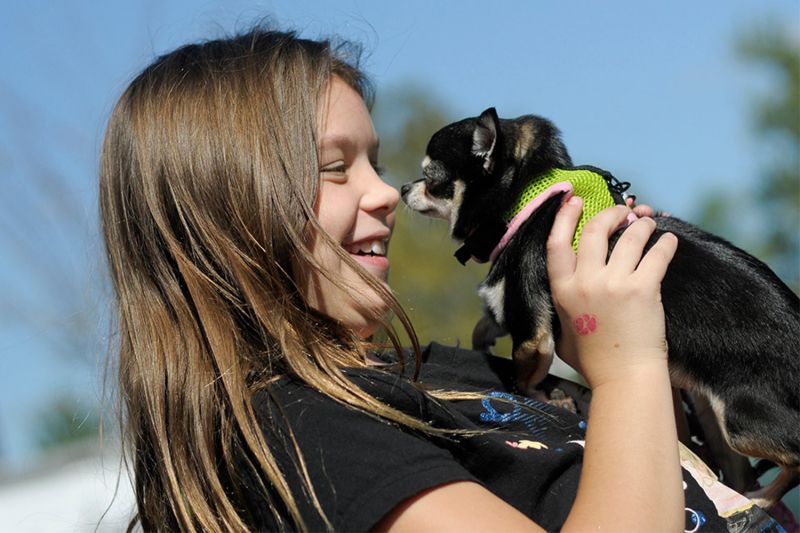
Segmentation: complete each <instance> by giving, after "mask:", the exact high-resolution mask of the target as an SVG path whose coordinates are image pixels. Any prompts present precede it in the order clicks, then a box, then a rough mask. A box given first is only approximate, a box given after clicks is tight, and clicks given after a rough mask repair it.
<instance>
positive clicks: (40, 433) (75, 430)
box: [34, 396, 100, 451]
mask: <svg viewBox="0 0 800 533" xmlns="http://www.w3.org/2000/svg"><path fill="white" fill-rule="evenodd" d="M82 411H85V409H84V410H81V409H80V408H79V402H78V401H77V400H76V399H75V398H73V397H70V396H61V397H59V398H57V399H55V400H53V402H52V403H51V404H49V405H48V406H47V408H46V409H45V410H44V411H43V412H42V414H41V416H40V417H39V418H38V419H37V421H36V427H35V430H34V431H35V435H36V441H37V445H38V447H39V449H40V450H43V451H46V450H50V449H53V448H56V447H59V446H63V445H66V444H72V443H74V442H78V441H82V440H86V439H90V438H94V437H97V436H98V432H99V430H100V419H99V417H98V416H97V414H95V413H91V412H82Z"/></svg>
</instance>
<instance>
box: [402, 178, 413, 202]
mask: <svg viewBox="0 0 800 533" xmlns="http://www.w3.org/2000/svg"><path fill="white" fill-rule="evenodd" d="M413 185H414V182H411V183H406V184H405V185H403V186H402V187H400V196H402V197H403V198H405V197H406V195H407V194H408V193H409V192H411V187H412V186H413Z"/></svg>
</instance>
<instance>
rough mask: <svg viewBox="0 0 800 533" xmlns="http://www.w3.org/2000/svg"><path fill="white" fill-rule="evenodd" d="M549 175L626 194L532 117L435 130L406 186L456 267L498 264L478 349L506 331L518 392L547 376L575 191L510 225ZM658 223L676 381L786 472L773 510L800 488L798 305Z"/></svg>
mask: <svg viewBox="0 0 800 533" xmlns="http://www.w3.org/2000/svg"><path fill="white" fill-rule="evenodd" d="M554 169H563V172H566V173H570V172H576V171H577V170H582V171H586V172H588V173H589V174H597V175H598V176H600V177H601V179H603V180H604V181H605V183H606V184H607V194H608V195H610V198H611V203H623V202H624V199H623V195H622V192H623V190H624V189H625V185H627V184H620V183H619V182H617V181H616V180H615V179H614V178H613V177H612V176H610V175H609V174H607V173H605V172H603V171H600V170H598V169H593V168H591V167H573V165H572V161H571V160H570V157H569V155H568V153H567V150H566V148H565V147H564V145H563V143H562V142H561V139H560V134H559V131H558V130H557V129H556V127H555V126H554V125H553V124H552V123H551V122H549V121H548V120H546V119H543V118H541V117H537V116H532V115H526V116H522V117H519V118H516V119H499V118H498V116H497V113H496V112H495V110H494V108H490V109H487V110H486V111H484V112H483V113H482V114H481V115H480V116H479V117H476V118H468V119H465V120H461V121H459V122H455V123H453V124H450V125H448V126H445V127H444V128H442V129H441V130H439V131H438V132H437V133H435V134H434V135H433V137H432V138H431V140H430V142H429V144H428V148H427V154H426V157H425V159H424V160H423V162H422V173H423V175H424V178H423V179H420V180H417V181H414V182H411V183H407V184H405V185H404V186H403V187H402V189H401V194H402V197H403V200H404V201H405V203H406V204H407V205H408V206H409V207H410V208H411V209H413V210H415V211H417V212H419V213H422V214H424V215H428V216H432V217H438V218H442V219H445V220H447V221H448V222H449V223H450V234H451V236H452V237H453V238H454V239H455V240H457V241H460V242H463V243H464V246H463V247H462V248H461V249H460V250H459V251H458V252H457V253H456V256H457V257H458V258H459V260H461V261H462V263H463V262H464V261H466V260H467V259H469V258H470V257H472V258H475V259H478V260H491V261H492V264H491V267H490V269H489V274H488V276H487V277H486V279H485V281H484V282H483V283H482V284H481V286H480V288H479V292H480V294H481V296H482V298H483V300H484V303H485V311H486V316H485V317H484V318H483V319H481V321H480V322H479V323H478V325H477V326H476V328H475V332H474V333H473V345H474V346H475V347H476V348H478V349H488V347H489V346H490V345H492V344H493V343H494V338H495V337H497V336H500V335H502V334H505V333H506V332H508V333H510V334H511V337H512V341H513V352H512V357H513V359H514V365H515V368H516V375H517V386H518V388H519V389H520V392H523V393H531V392H532V391H533V390H534V389H535V386H536V385H537V384H539V383H540V382H541V381H542V380H543V379H544V377H545V376H546V374H547V371H548V368H549V366H550V363H551V361H552V358H553V354H554V347H555V343H554V338H557V336H558V334H559V332H560V324H559V323H558V319H557V317H556V314H555V312H554V310H553V304H552V300H551V297H550V293H549V282H548V279H547V265H546V242H547V238H548V235H549V233H550V228H551V227H552V225H553V220H554V218H555V215H556V212H557V211H558V209H559V207H560V205H561V204H562V202H563V200H564V199H565V198H566V197H567V196H569V195H570V194H571V191H570V189H571V187H567V188H566V189H560V190H559V189H558V188H557V187H556V191H555V192H554V193H553V191H550V192H551V194H552V196H550V197H537V198H538V200H537V201H539V203H540V205H538V207H535V208H530V205H533V204H528V207H527V208H526V209H527V211H528V213H527V214H528V215H529V216H528V218H527V219H526V220H524V221H520V220H517V219H512V220H511V221H510V222H509V220H508V218H509V212H514V211H515V206H517V207H516V210H519V207H518V205H517V204H519V203H521V202H520V200H519V198H520V195H523V194H528V195H530V193H529V192H526V191H529V190H530V185H531V184H534V185H535V184H536V182H537V180H540V179H543V178H542V177H543V176H550V178H552V177H553V171H554ZM576 169H577V170H576ZM558 172H562V170H558ZM548 173H549V174H548ZM564 175H566V174H564ZM555 176H556V179H555V181H558V179H559V174H555ZM551 181H553V180H552V179H551ZM578 194H580V193H578ZM542 198H543V199H542ZM524 210H525V209H523V211H524ZM655 221H656V225H657V229H656V231H655V233H654V235H653V236H652V238H651V239H650V242H649V243H648V245H647V248H649V247H650V246H652V244H653V243H654V242H655V241H656V240H657V239H658V237H659V236H660V235H662V234H663V233H664V232H671V233H674V234H675V235H676V236H677V237H678V241H679V244H678V250H677V252H676V254H675V257H674V258H673V260H672V262H671V264H670V267H669V270H668V272H667V274H666V277H665V279H664V281H663V283H662V288H661V292H662V301H663V305H664V311H665V315H666V326H667V341H668V345H669V364H670V374H671V378H672V382H673V384H674V385H675V386H676V387H679V388H684V389H688V390H690V391H693V392H696V393H700V394H703V395H705V396H706V397H707V398H708V399H709V401H710V403H711V405H712V406H713V410H714V414H715V416H716V417H717V420H718V422H719V424H720V427H721V428H722V430H723V434H724V436H725V439H726V440H727V442H728V444H729V445H730V446H731V447H732V448H733V449H734V450H736V451H738V452H739V453H741V454H744V455H748V456H753V457H759V458H765V459H768V460H771V461H773V462H775V463H776V464H778V465H780V466H781V467H782V471H781V473H780V474H779V475H778V477H777V478H776V479H775V481H774V482H773V483H772V484H770V485H769V486H768V487H766V488H764V489H762V490H761V491H759V492H758V493H754V494H751V497H752V498H753V499H754V500H755V501H756V503H758V504H759V505H761V506H762V507H769V506H771V505H772V504H774V503H775V502H776V501H778V500H779V499H780V498H781V497H782V496H783V494H785V493H786V492H787V491H788V490H790V489H791V488H793V487H794V486H796V485H797V484H798V481H799V480H800V300H798V297H797V295H796V294H794V293H793V292H792V291H791V290H790V289H789V288H788V287H787V286H786V285H785V284H784V283H783V282H782V281H781V280H780V279H779V278H778V277H777V276H776V275H775V274H774V273H773V272H772V271H771V270H770V269H769V267H767V266H766V265H765V264H764V263H762V262H761V261H759V260H758V259H756V258H754V257H752V256H750V255H749V254H747V253H745V252H744V251H742V250H740V249H738V248H736V247H735V246H733V245H731V244H730V243H728V242H726V241H724V240H723V239H721V238H719V237H716V236H714V235H711V234H709V233H706V232H704V231H702V230H700V229H699V228H697V227H694V226H692V225H690V224H688V223H686V222H683V221H681V220H679V219H677V218H673V217H664V216H656V217H655ZM511 226H515V227H513V228H512V227H511ZM512 230H516V232H515V233H514V232H513V231H512ZM621 232H622V230H618V231H617V232H616V233H615V234H614V235H613V236H612V238H611V239H610V247H613V245H614V243H615V242H616V240H617V238H618V237H619V235H620V234H621Z"/></svg>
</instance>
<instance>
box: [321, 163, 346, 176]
mask: <svg viewBox="0 0 800 533" xmlns="http://www.w3.org/2000/svg"><path fill="white" fill-rule="evenodd" d="M320 172H330V173H333V174H344V173H345V172H347V167H346V166H345V165H344V164H343V163H342V164H337V165H331V166H329V167H325V168H323V169H321V170H320Z"/></svg>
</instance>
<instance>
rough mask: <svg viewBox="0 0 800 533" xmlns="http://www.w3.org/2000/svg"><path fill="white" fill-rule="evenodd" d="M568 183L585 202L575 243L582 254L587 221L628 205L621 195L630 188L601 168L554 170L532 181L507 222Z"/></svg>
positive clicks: (507, 217)
mask: <svg viewBox="0 0 800 533" xmlns="http://www.w3.org/2000/svg"><path fill="white" fill-rule="evenodd" d="M564 181H566V182H568V183H570V184H571V185H572V193H573V195H574V196H580V197H581V198H582V199H583V213H582V214H581V218H580V220H579V221H578V227H577V228H576V229H575V238H574V239H573V240H572V248H573V249H574V250H575V251H578V241H579V240H580V238H581V232H582V231H583V226H584V225H585V224H586V222H588V221H589V219H590V218H592V217H593V216H595V215H596V214H597V213H599V212H600V211H602V210H603V209H605V208H606V207H611V206H613V205H615V204H621V203H624V201H623V198H622V196H621V194H622V192H624V191H625V189H627V188H628V186H629V185H628V184H625V183H620V182H618V181H617V180H616V178H614V177H613V176H612V175H611V174H609V173H608V172H605V171H603V170H600V169H595V168H591V167H577V168H574V169H563V168H554V169H552V170H549V171H547V172H545V173H544V174H542V175H541V176H539V177H538V178H536V179H535V180H533V181H531V182H530V183H529V184H528V186H527V187H525V189H524V190H523V191H522V194H521V195H520V196H519V199H518V200H517V204H516V205H515V206H514V207H513V208H511V209H509V210H508V211H506V213H505V215H504V216H503V220H504V221H505V223H506V224H510V223H511V220H512V219H513V218H514V217H515V216H516V215H518V214H519V213H520V212H521V211H522V209H523V208H524V207H525V206H526V205H528V203H530V202H531V200H533V199H534V198H536V197H537V196H539V195H540V194H541V193H543V192H544V191H545V190H546V189H547V188H548V187H550V186H552V185H555V184H556V183H559V182H564ZM612 187H613V189H612ZM612 190H613V191H614V193H616V195H617V198H618V200H615V198H614V194H612Z"/></svg>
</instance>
